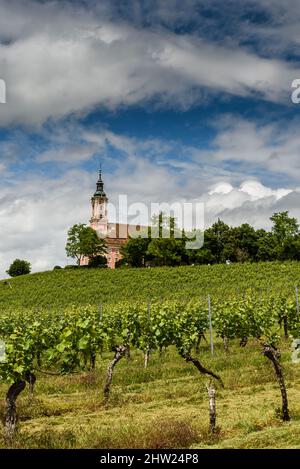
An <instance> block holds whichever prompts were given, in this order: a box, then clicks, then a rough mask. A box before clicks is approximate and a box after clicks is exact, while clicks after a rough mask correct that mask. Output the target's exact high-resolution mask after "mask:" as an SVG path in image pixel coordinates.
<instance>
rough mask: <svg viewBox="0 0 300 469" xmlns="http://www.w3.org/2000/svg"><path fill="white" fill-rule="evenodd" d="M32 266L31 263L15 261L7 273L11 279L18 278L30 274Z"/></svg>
mask: <svg viewBox="0 0 300 469" xmlns="http://www.w3.org/2000/svg"><path fill="white" fill-rule="evenodd" d="M30 271H31V265H30V262H27V261H22V260H21V259H15V260H14V261H13V263H12V264H11V265H10V267H9V269H8V270H7V271H6V273H7V274H8V275H9V276H10V277H18V276H19V275H26V274H30Z"/></svg>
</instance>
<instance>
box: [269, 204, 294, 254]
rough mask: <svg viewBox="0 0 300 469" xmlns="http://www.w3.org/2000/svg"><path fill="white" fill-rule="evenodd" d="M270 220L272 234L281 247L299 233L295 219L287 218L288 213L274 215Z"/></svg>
mask: <svg viewBox="0 0 300 469" xmlns="http://www.w3.org/2000/svg"><path fill="white" fill-rule="evenodd" d="M270 220H271V221H272V222H273V227H272V233H273V234H274V236H275V238H276V240H277V242H278V244H280V245H281V246H283V245H284V243H285V242H286V241H288V240H290V239H291V238H294V237H295V236H296V235H297V234H298V232H299V224H298V222H297V219H296V218H292V217H289V212H288V211H286V212H277V213H274V214H273V215H272V216H271V218H270Z"/></svg>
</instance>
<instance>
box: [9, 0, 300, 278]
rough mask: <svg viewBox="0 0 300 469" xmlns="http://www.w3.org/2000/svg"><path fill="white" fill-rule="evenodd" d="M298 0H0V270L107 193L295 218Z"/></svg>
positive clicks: (224, 213)
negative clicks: (0, 88)
mask: <svg viewBox="0 0 300 469" xmlns="http://www.w3.org/2000/svg"><path fill="white" fill-rule="evenodd" d="M297 78H300V0H286V1H285V2H282V0H185V1H182V0H181V1H180V0H130V1H129V0H124V1H122V2H120V1H117V0H116V1H114V0H102V1H101V2H99V1H96V0H95V1H93V0H85V1H79V0H77V1H76V0H75V1H74V0H73V1H66V0H60V1H34V0H0V79H2V80H4V81H5V83H6V88H7V98H6V101H7V102H6V104H0V278H1V277H4V276H5V271H6V269H7V268H8V267H9V265H10V263H11V262H12V261H13V260H14V259H15V258H22V259H26V260H29V261H30V262H31V264H32V268H33V271H40V270H47V269H52V268H53V266H54V265H62V266H63V265H66V263H67V262H69V263H70V262H72V261H70V260H67V258H66V255H65V243H66V236H67V230H68V228H69V227H70V226H72V225H73V224H74V223H88V221H89V218H90V215H91V207H90V198H91V196H92V194H93V192H94V190H95V184H96V181H97V175H98V174H97V172H98V167H99V161H101V163H102V169H103V179H104V182H105V189H106V192H107V195H108V196H109V199H110V201H112V202H116V201H117V198H118V194H127V195H128V198H129V202H132V203H135V202H144V203H146V204H148V205H149V204H150V203H151V202H161V203H162V202H166V203H173V202H177V201H180V202H197V201H200V202H203V203H204V204H205V224H206V226H210V225H211V224H212V223H213V222H214V221H216V220H217V219H218V218H221V219H222V220H224V221H225V222H227V223H229V224H230V225H238V224H241V223H244V222H247V223H250V224H252V225H254V226H255V227H257V228H266V229H269V228H270V220H269V217H270V216H271V215H272V213H273V212H275V211H282V210H289V211H290V213H291V214H292V215H293V216H296V217H298V218H299V220H300V209H299V204H298V201H299V195H300V159H299V156H300V132H299V129H300V104H298V105H297V104H293V103H292V101H291V93H292V88H291V84H292V82H293V80H295V79H297Z"/></svg>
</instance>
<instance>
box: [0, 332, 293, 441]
mask: <svg viewBox="0 0 300 469" xmlns="http://www.w3.org/2000/svg"><path fill="white" fill-rule="evenodd" d="M289 347H290V342H289V341H282V349H283V350H284V351H285V353H284V354H283V366H284V372H285V377H286V382H287V387H288V395H289V401H290V402H289V407H290V412H291V422H289V423H283V422H282V421H281V420H280V418H279V417H278V408H279V407H280V404H281V400H280V391H279V388H278V385H277V382H276V379H275V375H274V372H273V369H272V365H271V363H269V362H268V360H267V359H266V358H264V357H263V356H262V355H261V353H260V349H259V347H258V345H257V344H256V343H255V342H249V344H248V345H247V346H246V347H245V348H240V347H239V346H238V343H235V342H234V343H231V344H230V352H229V353H228V354H225V352H224V350H223V346H222V343H221V342H219V341H217V342H216V346H215V356H214V357H211V356H210V351H209V346H208V345H207V344H205V343H203V344H202V346H201V350H200V355H199V357H201V361H202V362H203V363H204V364H205V365H206V366H207V367H210V368H211V369H213V370H215V371H217V372H218V373H219V374H221V376H222V378H223V381H224V384H225V387H224V389H221V388H218V389H217V425H218V431H217V432H216V434H214V435H211V434H210V433H209V431H208V400H207V395H206V389H205V383H206V382H207V378H206V377H203V376H201V375H200V374H199V373H198V372H197V370H196V369H195V368H194V367H193V366H192V365H191V364H187V363H185V362H184V361H183V360H182V358H180V357H179V356H178V355H177V353H176V351H175V350H172V349H170V350H168V351H167V352H166V353H165V354H164V355H163V356H159V355H158V354H156V353H153V354H152V355H151V357H150V362H149V367H148V369H147V370H145V369H144V368H143V357H142V356H141V354H140V353H138V352H133V353H132V357H131V359H130V360H127V359H123V360H122V361H121V362H120V363H119V364H118V365H117V367H116V369H115V375H114V379H113V386H112V391H111V397H110V401H109V405H108V408H105V407H104V405H103V398H102V387H103V383H104V378H105V371H106V367H107V364H108V362H109V359H110V355H109V354H106V355H105V356H104V357H102V358H99V359H98V361H97V369H96V371H95V373H78V374H74V375H71V376H49V375H40V376H38V380H37V383H36V388H35V396H34V398H33V400H32V401H30V400H29V398H28V396H27V392H26V391H24V392H23V395H22V397H20V398H19V400H18V410H19V417H20V420H19V431H18V434H17V436H16V438H15V441H14V443H13V447H15V448H300V443H299V441H300V439H299V437H300V401H299V397H298V396H299V391H300V367H299V366H297V365H293V364H292V363H291V361H290V356H289V353H288V352H289ZM6 389H7V386H5V385H4V384H1V386H0V392H1V395H2V396H3V397H4V395H5V392H6ZM0 413H1V415H2V416H3V414H4V402H2V405H1V407H0ZM0 447H2V448H5V447H7V445H6V443H5V441H4V440H3V438H2V439H1V438H0Z"/></svg>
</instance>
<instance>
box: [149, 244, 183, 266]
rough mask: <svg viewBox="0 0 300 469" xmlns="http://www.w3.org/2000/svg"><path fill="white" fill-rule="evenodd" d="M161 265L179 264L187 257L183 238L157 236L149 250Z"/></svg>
mask: <svg viewBox="0 0 300 469" xmlns="http://www.w3.org/2000/svg"><path fill="white" fill-rule="evenodd" d="M147 254H148V255H149V256H152V257H153V258H154V259H155V261H156V263H157V264H159V265H179V264H181V263H182V261H183V260H185V258H186V257H187V255H186V250H185V246H184V241H183V240H182V239H173V238H155V239H152V240H151V242H150V244H149V246H148V250H147Z"/></svg>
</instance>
